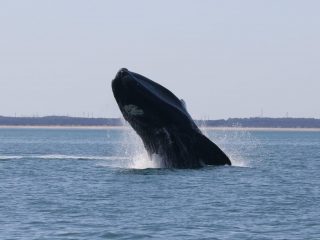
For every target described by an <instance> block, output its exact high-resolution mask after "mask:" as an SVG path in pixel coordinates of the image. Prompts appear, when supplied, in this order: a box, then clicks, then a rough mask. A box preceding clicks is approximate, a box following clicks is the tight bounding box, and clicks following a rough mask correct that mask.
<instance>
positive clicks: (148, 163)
mask: <svg viewBox="0 0 320 240" xmlns="http://www.w3.org/2000/svg"><path fill="white" fill-rule="evenodd" d="M125 124H127V123H125ZM122 139H123V143H122V146H120V147H121V148H122V149H124V155H125V156H126V158H127V159H128V161H126V162H122V165H120V166H119V167H123V168H133V169H147V168H160V166H161V164H160V163H161V159H160V158H159V156H157V155H152V156H151V157H149V154H148V153H147V151H146V149H145V148H144V145H143V142H142V140H141V138H140V137H139V136H138V135H137V134H136V132H135V131H134V130H133V129H132V128H131V127H129V128H125V129H123V131H122Z"/></svg>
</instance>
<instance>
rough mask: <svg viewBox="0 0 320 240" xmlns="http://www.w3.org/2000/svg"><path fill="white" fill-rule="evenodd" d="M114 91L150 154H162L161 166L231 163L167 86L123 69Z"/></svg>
mask: <svg viewBox="0 0 320 240" xmlns="http://www.w3.org/2000/svg"><path fill="white" fill-rule="evenodd" d="M112 91H113V94H114V97H115V99H116V101H117V103H118V106H119V108H120V111H121V112H122V114H123V117H124V119H125V120H126V121H128V122H129V124H130V125H131V126H132V128H133V129H134V130H135V132H136V133H137V134H138V135H139V136H140V137H141V139H142V141H143V144H144V147H145V149H146V150H147V152H148V154H149V156H152V155H154V154H157V155H159V156H160V158H159V159H161V167H165V168H200V167H203V166H205V165H231V161H230V159H229V158H228V157H227V155H226V154H225V153H224V152H223V151H222V150H221V149H220V148H219V147H218V146H217V145H216V144H214V143H213V142H212V141H210V140H209V139H208V138H207V137H206V136H204V135H203V134H202V132H201V131H200V129H199V128H198V127H197V125H196V124H195V122H194V121H193V120H192V118H191V116H190V115H189V113H188V111H187V109H186V106H185V103H184V101H183V100H180V99H179V98H177V97H176V96H175V95H174V94H173V93H172V92H171V91H169V90H168V89H166V88H165V87H163V86H161V85H160V84H158V83H156V82H154V81H152V80H150V79H148V78H146V77H144V76H142V75H140V74H137V73H134V72H131V71H129V70H127V69H126V68H122V69H120V70H119V71H118V73H117V74H116V77H115V78H114V80H113V81H112Z"/></svg>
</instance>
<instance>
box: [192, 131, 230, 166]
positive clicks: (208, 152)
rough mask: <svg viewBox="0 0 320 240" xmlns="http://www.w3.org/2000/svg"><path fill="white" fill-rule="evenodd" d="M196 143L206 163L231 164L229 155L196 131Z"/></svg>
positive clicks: (200, 155)
mask: <svg viewBox="0 0 320 240" xmlns="http://www.w3.org/2000/svg"><path fill="white" fill-rule="evenodd" d="M195 135H196V136H195V144H196V149H197V151H198V157H199V158H200V159H201V161H202V162H203V163H204V164H206V165H231V162H230V160H229V158H228V157H227V155H226V154H225V153H224V152H223V151H222V150H221V149H220V148H219V147H218V146H217V145H216V144H214V143H213V142H211V141H210V140H209V139H208V138H207V137H206V136H204V135H202V134H200V133H195Z"/></svg>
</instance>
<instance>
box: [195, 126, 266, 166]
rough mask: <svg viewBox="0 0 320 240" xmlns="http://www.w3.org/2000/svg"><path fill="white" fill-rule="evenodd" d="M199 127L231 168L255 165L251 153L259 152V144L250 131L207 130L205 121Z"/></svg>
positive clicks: (233, 129) (237, 129) (236, 127)
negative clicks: (221, 153)
mask: <svg viewBox="0 0 320 240" xmlns="http://www.w3.org/2000/svg"><path fill="white" fill-rule="evenodd" d="M199 127H200V128H201V131H202V132H203V134H204V135H206V136H207V137H208V138H210V139H211V140H212V141H213V142H214V143H216V144H217V145H218V146H219V147H220V148H221V149H222V150H223V151H224V152H225V153H226V154H227V155H228V156H229V158H230V160H231V163H232V166H236V167H251V166H252V165H254V164H255V163H253V162H252V159H257V158H256V157H254V158H253V157H252V156H251V154H252V153H257V154H258V152H259V149H260V147H259V146H260V143H259V141H258V140H257V139H256V138H255V137H254V136H253V135H252V133H251V132H250V131H247V130H245V129H239V126H234V128H209V127H207V126H206V125H205V121H202V122H200V124H199Z"/></svg>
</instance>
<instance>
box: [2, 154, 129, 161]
mask: <svg viewBox="0 0 320 240" xmlns="http://www.w3.org/2000/svg"><path fill="white" fill-rule="evenodd" d="M26 158H27V159H47V160H50V159H52V160H59V159H61V160H66V159H70V160H127V159H128V158H127V157H122V156H85V155H62V154H46V155H20V156H11V155H0V160H17V159H26Z"/></svg>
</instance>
